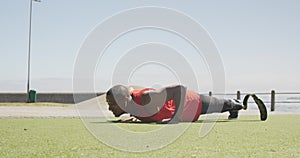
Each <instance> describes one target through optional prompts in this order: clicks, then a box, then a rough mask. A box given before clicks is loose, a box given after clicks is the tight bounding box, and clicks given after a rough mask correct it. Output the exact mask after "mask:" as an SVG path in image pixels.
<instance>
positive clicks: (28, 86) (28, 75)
mask: <svg viewBox="0 0 300 158" xmlns="http://www.w3.org/2000/svg"><path fill="white" fill-rule="evenodd" d="M32 1H35V2H41V0H30V8H29V10H30V13H29V35H28V61H27V62H28V63H27V65H28V70H27V73H28V74H27V102H30V99H29V88H30V51H31V24H32Z"/></svg>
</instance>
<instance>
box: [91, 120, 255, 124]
mask: <svg viewBox="0 0 300 158" xmlns="http://www.w3.org/2000/svg"><path fill="white" fill-rule="evenodd" d="M214 122H215V123H235V122H260V120H258V119H253V120H242V119H241V120H239V119H235V120H224V119H221V120H220V119H219V120H213V119H207V120H197V121H195V122H180V123H214ZM90 123H98V124H109V123H114V124H115V123H120V124H151V125H155V124H157V125H162V123H156V122H140V121H139V122H120V121H119V120H106V121H96V122H90Z"/></svg>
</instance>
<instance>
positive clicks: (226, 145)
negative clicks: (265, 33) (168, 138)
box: [0, 115, 300, 158]
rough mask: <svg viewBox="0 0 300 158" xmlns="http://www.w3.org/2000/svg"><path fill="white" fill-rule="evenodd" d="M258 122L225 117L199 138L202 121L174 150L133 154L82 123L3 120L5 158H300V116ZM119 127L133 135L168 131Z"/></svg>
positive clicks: (0, 150) (0, 152)
mask: <svg viewBox="0 0 300 158" xmlns="http://www.w3.org/2000/svg"><path fill="white" fill-rule="evenodd" d="M200 119H201V118H200ZM258 120H259V118H258V116H241V117H240V118H239V119H238V120H232V121H227V119H226V118H220V119H219V120H218V121H217V123H216V124H215V126H214V128H213V129H212V130H211V131H210V133H209V134H207V135H206V136H205V137H199V129H200V128H201V126H202V125H203V124H204V123H203V122H202V121H201V120H200V121H198V122H196V123H192V124H191V126H189V128H188V129H187V130H186V131H185V133H184V134H183V135H182V136H180V137H179V138H178V139H176V140H175V141H174V142H173V143H171V144H170V145H168V146H166V147H164V148H162V149H158V150H154V151H148V152H141V153H134V152H124V151H120V150H117V149H114V148H111V147H108V146H106V145H105V144H103V143H101V142H100V141H98V140H97V139H96V138H95V137H94V136H93V135H92V134H91V133H90V132H88V130H87V129H86V128H85V126H84V125H83V123H82V121H81V120H80V119H76V118H45V119H41V118H16V119H14V118H2V119H0V129H1V130H0V135H1V137H0V157H230V158H231V157H300V141H299V139H300V115H271V116H269V118H268V120H267V121H266V122H261V121H258ZM182 124H184V123H182ZM116 125H118V126H120V127H122V128H126V129H129V130H132V131H147V130H148V129H149V130H153V129H156V128H159V127H160V126H164V125H157V124H141V123H139V124H138V123H126V124H125V123H123V124H121V123H116ZM99 126H100V124H99ZM171 126H172V125H171ZM112 132H113V131H112ZM115 141H118V140H115Z"/></svg>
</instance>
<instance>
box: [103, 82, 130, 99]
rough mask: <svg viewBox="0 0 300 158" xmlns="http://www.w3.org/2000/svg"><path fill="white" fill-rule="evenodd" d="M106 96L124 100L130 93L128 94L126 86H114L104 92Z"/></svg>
mask: <svg viewBox="0 0 300 158" xmlns="http://www.w3.org/2000/svg"><path fill="white" fill-rule="evenodd" d="M106 95H107V96H111V95H112V96H113V97H114V98H118V97H124V98H125V97H129V96H130V92H129V90H128V88H127V87H126V86H123V85H115V86H113V87H112V88H110V89H109V90H108V91H107V92H106Z"/></svg>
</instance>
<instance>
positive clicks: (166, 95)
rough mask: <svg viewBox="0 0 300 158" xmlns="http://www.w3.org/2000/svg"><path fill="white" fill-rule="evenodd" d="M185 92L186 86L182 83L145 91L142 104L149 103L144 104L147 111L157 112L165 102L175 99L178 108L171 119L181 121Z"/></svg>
mask: <svg viewBox="0 0 300 158" xmlns="http://www.w3.org/2000/svg"><path fill="white" fill-rule="evenodd" d="M185 94H186V87H184V86H182V85H175V86H169V87H165V88H162V89H160V90H157V91H149V92H145V93H144V94H143V95H142V98H141V103H142V105H147V106H144V107H145V109H146V110H147V111H149V112H151V113H157V112H158V111H159V110H160V109H161V108H162V106H163V104H164V103H165V102H167V101H170V100H173V101H174V104H175V107H176V109H175V113H174V115H173V117H172V118H171V119H172V120H173V121H174V122H178V121H180V118H181V114H182V112H183V107H184V103H185ZM148 105H150V106H148ZM146 107H147V108H146ZM173 121H171V122H173Z"/></svg>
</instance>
